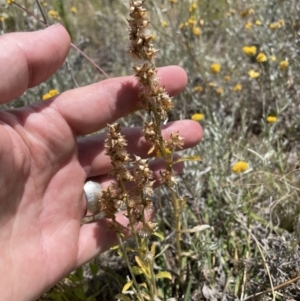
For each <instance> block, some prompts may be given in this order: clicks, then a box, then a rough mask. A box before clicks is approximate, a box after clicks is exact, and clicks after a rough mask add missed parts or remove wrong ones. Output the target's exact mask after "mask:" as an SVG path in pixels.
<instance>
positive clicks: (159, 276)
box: [155, 271, 172, 280]
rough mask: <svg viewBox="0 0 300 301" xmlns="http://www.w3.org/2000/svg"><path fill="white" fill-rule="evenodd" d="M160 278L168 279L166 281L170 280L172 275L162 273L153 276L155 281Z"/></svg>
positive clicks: (165, 272)
mask: <svg viewBox="0 0 300 301" xmlns="http://www.w3.org/2000/svg"><path fill="white" fill-rule="evenodd" d="M160 278H168V279H170V280H172V275H171V273H170V272H167V271H162V272H159V273H157V274H156V275H155V279H160Z"/></svg>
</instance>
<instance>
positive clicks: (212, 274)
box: [0, 0, 300, 301]
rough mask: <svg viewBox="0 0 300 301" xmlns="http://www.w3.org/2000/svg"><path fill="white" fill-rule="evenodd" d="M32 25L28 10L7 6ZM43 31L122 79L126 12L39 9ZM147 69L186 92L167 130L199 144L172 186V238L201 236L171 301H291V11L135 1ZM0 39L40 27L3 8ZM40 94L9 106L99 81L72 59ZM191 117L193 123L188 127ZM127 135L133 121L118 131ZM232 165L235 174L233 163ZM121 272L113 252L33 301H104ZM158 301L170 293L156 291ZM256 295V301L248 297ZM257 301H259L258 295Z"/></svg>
mask: <svg viewBox="0 0 300 301" xmlns="http://www.w3.org/2000/svg"><path fill="white" fill-rule="evenodd" d="M19 3H20V4H21V5H22V6H24V7H26V8H27V9H28V10H29V11H30V12H33V13H34V14H35V15H38V16H39V18H41V19H42V16H41V14H40V13H39V10H38V9H37V5H36V3H35V2H34V1H30V0H27V1H25V0H24V1H21V0H20V1H19ZM41 4H42V7H43V10H44V12H45V16H46V18H47V20H48V22H49V23H52V22H56V21H59V22H61V23H63V24H64V25H65V26H66V27H67V28H68V30H69V32H70V34H71V36H72V41H73V43H74V44H76V45H77V46H78V47H79V48H80V49H82V50H83V51H84V52H85V53H86V54H88V55H89V56H90V57H91V58H92V59H93V60H94V62H95V63H97V64H98V65H99V66H100V67H101V68H102V69H103V70H104V71H105V72H106V73H107V74H108V75H109V76H110V77H113V76H120V75H125V74H132V73H133V72H132V69H131V66H132V61H131V60H130V58H129V56H128V55H127V48H126V47H127V46H126V45H128V44H129V42H128V32H127V18H128V3H127V1H118V0H98V1H96V0H87V1H71V0H69V1H67V0H66V1H63V2H61V1H50V0H49V1H42V2H41ZM146 5H147V6H148V8H149V12H150V16H151V21H152V23H151V25H152V30H153V40H154V44H155V47H156V48H158V49H160V52H159V58H158V65H160V66H162V65H169V64H176V65H180V66H182V67H183V68H184V69H185V70H186V71H187V73H188V76H189V83H188V86H187V89H186V90H185V92H184V93H182V95H181V96H179V97H177V98H176V99H175V102H176V106H175V109H174V110H173V111H172V113H171V114H170V116H169V119H170V120H174V119H190V118H194V119H198V120H199V122H201V124H202V125H203V128H204V138H203V141H202V143H201V144H200V145H199V146H197V147H196V148H194V149H192V150H190V151H188V152H187V153H188V154H192V155H195V154H197V155H200V156H201V157H202V163H188V164H187V167H186V169H185V173H184V174H183V175H182V176H181V177H180V178H179V187H180V191H181V193H182V195H185V196H186V200H187V204H186V206H185V209H184V211H183V228H186V229H189V228H192V227H194V226H197V225H199V224H200V225H209V226H210V228H209V229H206V230H204V231H201V232H196V233H188V232H187V233H185V234H184V236H183V238H184V240H183V242H182V244H183V246H184V250H185V253H184V257H185V269H184V277H185V278H186V283H187V285H186V287H185V291H184V292H183V295H182V296H179V297H178V298H177V299H178V300H185V301H187V300H199V301H200V300H211V301H214V300H222V301H225V300H245V301H246V300H300V291H299V284H300V282H299V281H298V282H297V277H299V275H300V257H299V250H298V248H299V241H300V218H299V211H300V209H299V208H300V207H299V196H298V191H299V187H300V186H299V181H300V177H299V166H300V165H299V148H300V140H299V138H300V133H299V117H300V98H299V93H300V87H299V85H300V81H299V80H298V74H300V70H299V68H300V54H299V49H300V47H299V44H300V17H299V12H300V4H299V2H298V1H297V0H290V1H283V0H261V1H254V0H249V1H246V2H242V1H233V0H232V1H230V0H228V1H221V0H202V1H200V0H199V1H182V0H169V1H167V0H161V1H158V0H156V1H155V0H147V1H146ZM0 20H1V22H0V30H1V33H5V32H10V31H17V30H23V31H30V30H34V29H36V28H41V27H43V25H42V24H41V23H40V22H38V21H37V20H36V19H35V18H33V17H31V16H29V15H28V14H27V13H24V12H23V11H22V10H20V9H19V8H17V7H16V6H14V5H10V6H3V7H2V8H1V9H0ZM68 65H69V67H70V68H71V74H72V76H71V74H70V71H68V70H67V66H66V65H65V66H63V67H62V68H61V69H60V70H59V71H58V72H57V74H56V75H55V76H53V77H52V78H51V79H50V80H49V81H48V82H47V83H45V84H42V85H40V86H39V87H37V88H35V89H31V90H30V91H28V92H27V93H26V94H25V95H23V96H21V97H20V98H19V99H17V100H16V101H14V102H13V103H12V104H11V105H12V106H14V107H20V106H23V105H26V104H28V100H27V99H29V98H30V97H29V96H34V99H36V100H39V99H41V98H42V97H43V95H44V94H46V93H47V92H48V90H50V89H57V90H58V91H59V92H62V91H64V90H67V89H71V88H74V86H75V83H74V80H72V77H73V78H75V79H76V82H77V84H78V85H79V86H82V85H87V84H89V83H92V82H95V81H98V80H101V79H104V78H105V76H104V75H103V74H101V73H100V72H99V71H98V70H96V69H95V67H94V66H92V65H91V64H90V63H89V62H88V61H87V60H85V59H84V58H82V57H81V56H80V55H79V54H78V52H76V51H75V50H71V52H70V55H69V58H68ZM195 114H198V115H195ZM121 122H122V124H123V125H126V126H133V125H136V124H139V123H141V120H140V119H139V117H137V116H130V117H128V118H126V119H124V120H122V121H121ZM238 162H240V163H239V164H238V165H236V163H238ZM167 202H168V198H167V197H166V194H165V192H164V191H160V192H158V193H157V196H156V204H157V216H156V221H157V222H158V223H159V227H160V228H159V230H160V232H162V233H164V236H165V239H164V240H163V241H161V240H159V241H158V243H159V244H158V249H159V251H161V252H162V255H161V256H159V258H158V259H157V261H156V268H157V270H160V269H164V270H168V271H171V272H172V271H174V255H175V254H174V250H173V248H172V245H174V235H173V230H172V220H171V216H172V215H171V212H169V210H170V209H168V208H170V206H169V205H168V203H167ZM126 275H127V271H126V267H125V264H123V263H122V260H121V259H120V258H119V257H118V256H117V255H116V254H114V252H113V251H111V252H108V253H106V254H103V255H101V256H100V257H99V258H96V259H95V260H94V261H92V262H91V263H90V264H88V265H86V266H84V267H83V268H82V269H79V270H77V271H76V272H75V273H73V274H71V275H70V276H69V277H67V278H66V279H64V280H63V281H62V282H61V283H60V284H58V285H57V286H56V287H55V288H53V289H52V290H51V291H50V292H49V293H48V294H45V296H43V298H42V299H41V300H90V301H93V300H114V295H115V294H116V293H118V292H120V291H121V290H122V287H123V286H124V284H125V283H126ZM159 286H160V290H161V295H162V296H164V298H162V300H176V299H169V298H171V297H172V292H173V290H174V284H173V283H172V282H170V281H167V280H163V281H161V282H160V283H159ZM255 294H258V295H255ZM259 294H260V295H259ZM251 296H252V297H253V298H251Z"/></svg>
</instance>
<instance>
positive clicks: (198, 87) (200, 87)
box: [194, 85, 203, 92]
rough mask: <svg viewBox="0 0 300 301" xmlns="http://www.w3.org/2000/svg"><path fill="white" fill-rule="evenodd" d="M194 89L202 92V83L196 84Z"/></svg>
mask: <svg viewBox="0 0 300 301" xmlns="http://www.w3.org/2000/svg"><path fill="white" fill-rule="evenodd" d="M194 91H195V92H202V91H203V87H202V86H200V85H198V86H195V87H194Z"/></svg>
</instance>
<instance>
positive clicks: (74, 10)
mask: <svg viewBox="0 0 300 301" xmlns="http://www.w3.org/2000/svg"><path fill="white" fill-rule="evenodd" d="M70 11H71V12H72V13H73V14H77V8H76V7H75V6H72V7H71V8H70Z"/></svg>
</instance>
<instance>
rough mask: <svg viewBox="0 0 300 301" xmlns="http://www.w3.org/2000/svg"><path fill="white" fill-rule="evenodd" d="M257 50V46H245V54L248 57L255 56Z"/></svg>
mask: <svg viewBox="0 0 300 301" xmlns="http://www.w3.org/2000/svg"><path fill="white" fill-rule="evenodd" d="M256 51H257V48H256V46H244V47H243V52H244V53H245V54H247V55H250V56H253V55H255V54H256Z"/></svg>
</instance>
